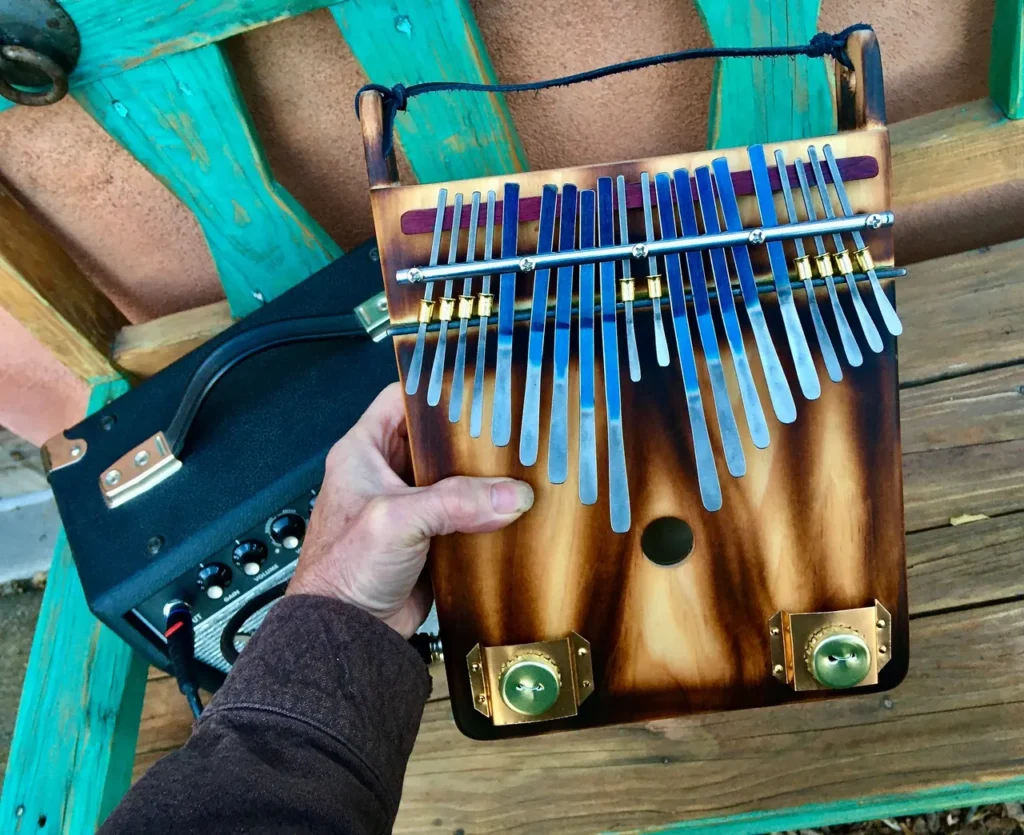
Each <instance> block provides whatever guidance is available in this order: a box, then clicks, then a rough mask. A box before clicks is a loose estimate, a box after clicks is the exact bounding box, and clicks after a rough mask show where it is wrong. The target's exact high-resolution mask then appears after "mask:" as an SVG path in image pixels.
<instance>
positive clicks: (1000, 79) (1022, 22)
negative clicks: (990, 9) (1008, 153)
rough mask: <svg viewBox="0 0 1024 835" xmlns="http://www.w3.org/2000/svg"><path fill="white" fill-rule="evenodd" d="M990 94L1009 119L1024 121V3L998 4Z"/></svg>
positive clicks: (1000, 1)
mask: <svg viewBox="0 0 1024 835" xmlns="http://www.w3.org/2000/svg"><path fill="white" fill-rule="evenodd" d="M988 90H989V95H990V96H991V97H992V101H994V102H995V103H996V105H998V107H999V108H1000V110H1002V111H1003V113H1005V114H1006V115H1007V116H1008V117H1009V118H1011V119H1024V0H996V13H995V20H994V21H993V23H992V57H991V58H990V59H989V65H988Z"/></svg>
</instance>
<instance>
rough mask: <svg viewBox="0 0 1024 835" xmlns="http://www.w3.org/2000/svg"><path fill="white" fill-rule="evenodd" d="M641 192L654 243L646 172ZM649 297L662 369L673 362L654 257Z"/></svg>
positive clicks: (646, 226) (649, 264)
mask: <svg viewBox="0 0 1024 835" xmlns="http://www.w3.org/2000/svg"><path fill="white" fill-rule="evenodd" d="M640 190H641V192H642V193H643V200H644V229H645V231H646V233H647V243H653V242H654V212H652V211H651V178H650V177H648V176H647V172H646V171H644V172H643V173H642V174H641V175H640ZM647 295H648V297H649V298H650V300H651V310H653V311H654V351H655V355H656V356H657V358H658V365H660V366H661V367H662V368H664V367H665V366H667V365H668V364H669V362H670V361H671V360H670V358H669V355H668V340H667V339H665V323H664V321H663V320H662V316H661V299H662V287H661V275H660V274H659V273H658V259H657V258H655V257H654V256H653V255H651V256H649V257H648V259H647Z"/></svg>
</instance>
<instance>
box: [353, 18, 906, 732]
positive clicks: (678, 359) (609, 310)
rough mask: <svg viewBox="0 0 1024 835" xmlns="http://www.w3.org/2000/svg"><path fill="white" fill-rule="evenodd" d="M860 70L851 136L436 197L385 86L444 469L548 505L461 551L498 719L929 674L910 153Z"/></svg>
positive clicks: (378, 204)
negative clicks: (912, 516)
mask: <svg viewBox="0 0 1024 835" xmlns="http://www.w3.org/2000/svg"><path fill="white" fill-rule="evenodd" d="M848 54H849V57H850V59H851V62H852V64H853V69H852V70H849V69H846V68H843V67H841V66H838V65H837V67H836V70H837V72H836V77H837V93H836V101H837V110H838V120H839V126H840V132H839V133H838V134H837V135H835V136H831V137H824V138H816V139H809V140H800V141H792V142H782V143H778V144H770V145H765V146H763V147H762V146H754V147H752V148H750V149H742V148H740V149H730V150H724V151H723V150H716V151H705V152H698V153H691V154H681V155H678V156H669V157H661V158H655V159H646V160H638V161H632V162H625V163H615V164H601V165H590V166H581V167H576V168H569V169H562V170H557V171H536V172H529V173H524V174H517V175H512V176H505V177H483V178H478V179H472V180H463V181H458V182H449V183H443V184H432V185H410V186H402V185H400V184H399V183H398V181H397V175H396V173H395V166H394V160H393V158H392V157H391V155H390V154H385V153H384V151H383V147H384V137H383V127H382V123H383V117H382V113H383V110H382V101H381V98H380V97H379V95H378V94H377V93H375V92H367V93H364V94H363V96H362V98H361V102H360V104H361V119H362V124H363V132H364V139H365V143H366V155H367V163H368V169H369V173H370V184H371V195H372V196H371V199H372V205H373V212H374V220H375V224H376V229H377V237H378V242H379V248H380V255H381V264H382V267H383V272H384V278H385V286H386V292H387V297H388V304H389V310H390V317H391V323H392V334H393V338H394V344H395V350H396V354H397V358H398V365H399V369H400V372H401V377H402V381H403V385H405V387H406V393H407V400H406V407H407V413H408V424H409V438H410V445H411V451H412V460H413V466H414V472H415V478H416V482H417V483H418V484H429V483H433V482H435V481H437V480H439V479H442V478H445V477H447V476H451V475H455V474H468V475H487V476H512V477H516V478H520V479H523V480H525V481H528V482H529V483H530V484H532V485H533V488H534V490H535V494H536V500H535V504H534V507H533V508H532V509H531V510H530V511H529V512H528V513H527V514H526V515H524V516H523V517H522V518H521V519H520V520H519V521H518V522H516V523H514V524H513V525H511V526H510V527H508V528H506V529H505V530H502V531H498V532H495V533H491V534H483V535H481V534H476V535H471V536H469V535H454V536H449V537H444V538H440V539H437V540H436V541H435V542H434V544H433V547H432V551H431V560H430V567H431V576H432V580H433V587H434V594H435V597H436V600H437V610H438V616H439V619H440V625H441V637H442V640H443V644H444V653H445V659H446V665H447V673H448V680H449V686H450V691H451V696H452V705H453V710H454V713H455V718H456V721H457V723H458V725H459V727H460V728H461V729H462V730H463V731H464V732H465V733H466V734H468V735H470V736H472V737H476V738H495V737H501V736H507V735H511V734H521V733H530V732H533V733H536V732H540V731H546V730H555V729H567V728H576V727H585V726H588V725H600V724H606V723H611V722H622V721H631V720H638V719H648V718H656V717H663V716H673V715H680V714H685V713H690V712H695V711H704V710H723V709H731V708H743V707H758V706H764V705H771V704H777V703H781V702H786V701H792V700H798V699H805V698H820V697H822V696H828V695H835V694H837V693H839V692H841V691H844V690H846V689H848V688H850V687H853V688H855V689H856V690H861V689H862V688H880V689H884V688H888V687H891V686H893V685H894V684H896V683H897V682H898V681H899V680H900V679H901V678H902V677H903V675H904V673H905V671H906V667H907V658H908V641H907V601H906V578H905V563H904V535H903V499H902V477H901V456H900V436H899V403H898V391H897V368H896V346H895V338H894V335H895V334H898V333H899V331H900V325H899V319H898V317H897V315H896V312H895V309H894V308H893V306H892V300H893V298H894V293H893V280H894V277H895V276H896V275H898V274H899V271H897V270H894V269H893V268H892V265H893V253H892V234H891V224H892V215H891V213H889V212H888V211H887V207H888V205H889V137H888V132H887V130H886V127H885V116H884V105H883V91H882V80H881V64H880V58H879V54H878V47H877V44H876V42H875V39H874V35H873V34H871V33H857V34H855V35H853V36H852V37H851V38H850V41H849V44H848ZM807 163H810V164H807ZM780 172H781V177H780ZM439 210H440V211H439ZM513 217H515V218H516V221H515V222H512V220H511V218H513ZM491 262H494V263H491ZM435 279H436V280H435ZM449 343H450V344H449Z"/></svg>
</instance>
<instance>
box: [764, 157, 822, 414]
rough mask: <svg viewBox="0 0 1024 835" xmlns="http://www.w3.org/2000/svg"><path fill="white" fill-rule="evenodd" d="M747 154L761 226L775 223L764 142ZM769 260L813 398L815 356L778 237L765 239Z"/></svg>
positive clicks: (803, 385) (801, 374) (817, 388)
mask: <svg viewBox="0 0 1024 835" xmlns="http://www.w3.org/2000/svg"><path fill="white" fill-rule="evenodd" d="M747 156H748V157H749V158H750V174H751V176H752V177H753V180H754V196H755V197H756V198H757V207H758V209H759V211H760V213H761V223H762V225H764V226H778V225H779V218H778V216H777V215H776V214H775V196H774V195H773V194H772V186H771V181H770V180H769V179H768V163H767V161H766V160H765V156H764V146H762V145H751V146H750V147H749V148H747ZM768 262H769V264H770V265H771V269H772V278H773V279H774V281H775V294H776V296H778V299H779V311H780V312H781V313H782V323H783V325H784V326H785V329H786V340H787V341H788V342H789V351H790V353H791V354H792V355H793V366H794V367H795V368H796V378H797V380H798V381H799V383H800V391H802V392H803V395H804V397H806V398H807V399H808V400H816V399H817V398H819V397H821V383H819V382H818V372H817V369H815V367H814V358H813V357H812V356H811V349H810V347H809V346H808V345H807V337H806V336H804V329H803V326H802V325H801V324H800V316H799V314H797V312H796V305H795V304H794V303H793V288H792V287H791V286H790V283H789V267H788V265H787V264H786V253H785V250H783V248H782V242H781V241H769V242H768Z"/></svg>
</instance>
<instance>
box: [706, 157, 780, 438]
mask: <svg viewBox="0 0 1024 835" xmlns="http://www.w3.org/2000/svg"><path fill="white" fill-rule="evenodd" d="M711 168H712V170H713V171H714V175H715V186H716V187H717V189H718V199H719V200H720V201H721V203H722V215H723V216H724V217H725V226H726V228H727V229H728V230H729V231H730V232H738V231H740V230H741V229H743V220H742V218H741V217H740V209H739V204H738V203H737V202H736V190H735V189H734V188H733V184H732V174H731V173H730V172H729V164H728V162H727V161H726V159H725V157H719V158H718V159H716V160H714V161H712V163H711ZM731 252H732V260H733V264H734V265H735V267H736V275H737V276H739V280H740V292H741V293H742V295H743V306H744V308H745V309H746V311H747V318H748V319H749V320H750V328H751V330H752V331H753V332H754V341H755V342H756V343H757V353H758V356H760V358H761V368H762V369H764V378H765V382H767V383H768V396H769V397H770V398H771V401H772V409H774V411H775V417H777V418H778V419H779V421H780V422H781V423H792V422H793V421H794V420H796V403H795V402H794V400H793V392H791V391H790V389H789V381H788V380H787V379H786V372H785V371H783V369H782V363H781V362H779V354H778V352H777V351H776V350H775V343H774V342H773V341H772V335H771V332H770V331H769V330H768V323H767V322H766V321H765V318H764V310H763V309H762V308H761V299H760V298H759V296H758V290H757V282H756V281H755V280H754V267H753V265H752V264H751V263H750V251H749V250H748V249H747V247H746V246H745V245H744V246H735V247H732V250H731Z"/></svg>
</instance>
